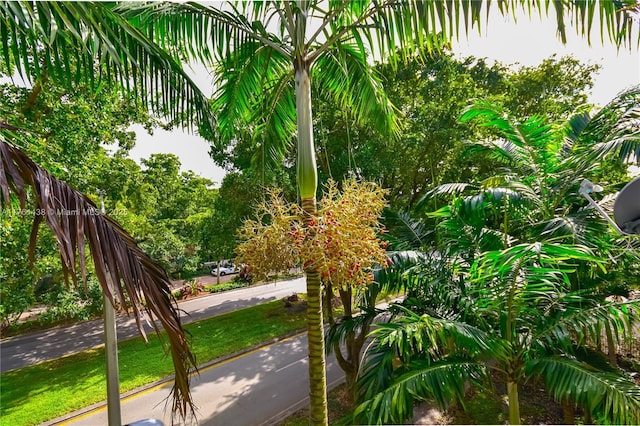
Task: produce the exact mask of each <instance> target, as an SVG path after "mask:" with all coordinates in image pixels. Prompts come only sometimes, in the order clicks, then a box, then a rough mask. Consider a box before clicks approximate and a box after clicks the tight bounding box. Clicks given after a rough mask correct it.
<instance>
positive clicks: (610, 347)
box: [604, 324, 618, 368]
mask: <svg viewBox="0 0 640 426" xmlns="http://www.w3.org/2000/svg"><path fill="white" fill-rule="evenodd" d="M604 328H605V331H606V332H607V352H608V356H609V363H610V364H611V366H612V367H613V368H617V367H618V358H617V355H616V342H615V341H614V340H613V332H612V331H611V327H610V326H609V325H608V324H607V325H605V327H604Z"/></svg>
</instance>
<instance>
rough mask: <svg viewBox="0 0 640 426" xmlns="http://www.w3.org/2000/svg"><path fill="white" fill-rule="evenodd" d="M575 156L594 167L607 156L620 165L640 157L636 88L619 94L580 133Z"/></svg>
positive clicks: (639, 110)
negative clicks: (616, 160)
mask: <svg viewBox="0 0 640 426" xmlns="http://www.w3.org/2000/svg"><path fill="white" fill-rule="evenodd" d="M576 155H578V156H579V157H580V159H581V160H582V161H583V162H584V163H586V164H587V165H589V164H594V163H597V162H599V161H602V160H603V159H605V158H608V157H614V158H617V159H618V160H619V161H623V162H634V161H635V162H637V161H638V159H639V158H640V85H638V86H633V87H631V88H629V89H627V90H625V91H623V92H622V93H619V94H618V95H617V96H616V97H615V98H614V99H613V100H612V101H611V102H609V103H608V104H607V105H605V106H604V107H603V108H602V109H601V110H600V111H598V112H597V113H596V114H595V115H594V116H593V117H592V118H591V120H590V121H589V123H588V124H587V125H586V127H585V128H584V129H583V130H582V132H581V133H580V142H579V148H578V150H577V152H576Z"/></svg>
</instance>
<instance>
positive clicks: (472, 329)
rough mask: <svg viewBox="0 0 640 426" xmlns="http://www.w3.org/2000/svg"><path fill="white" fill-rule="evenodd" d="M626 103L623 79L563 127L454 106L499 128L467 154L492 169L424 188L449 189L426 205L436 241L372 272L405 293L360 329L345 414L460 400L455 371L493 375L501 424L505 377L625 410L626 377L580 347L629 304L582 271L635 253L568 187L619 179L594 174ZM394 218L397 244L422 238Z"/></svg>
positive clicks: (401, 414) (608, 152)
mask: <svg viewBox="0 0 640 426" xmlns="http://www.w3.org/2000/svg"><path fill="white" fill-rule="evenodd" d="M638 105H639V103H638V88H632V89H630V90H629V91H627V92H624V93H622V94H620V95H619V96H618V97H617V98H616V99H614V101H612V102H611V103H610V104H609V105H607V106H606V107H604V108H603V109H601V110H600V111H599V112H597V113H596V114H595V115H593V116H590V115H589V114H587V113H582V114H579V115H578V116H575V117H572V118H571V119H570V120H569V121H568V122H567V123H566V124H565V125H546V124H545V123H544V121H543V120H542V119H540V118H537V117H531V118H528V119H525V120H523V121H522V122H518V121H517V120H513V119H511V118H509V116H508V115H507V114H506V113H504V112H503V111H501V110H499V108H497V107H495V106H492V105H488V104H486V103H478V104H476V105H475V106H473V107H472V108H470V109H469V110H468V111H467V112H466V113H465V114H464V115H463V117H462V119H463V120H471V119H476V120H480V121H481V122H482V123H484V124H485V125H486V126H487V127H488V128H489V129H491V130H493V131H495V132H496V134H497V135H498V136H499V137H500V138H499V139H497V140H495V139H488V140H486V141H484V142H482V143H481V144H480V146H481V147H482V150H481V151H480V152H482V153H484V154H489V155H490V158H492V159H493V160H494V161H496V164H499V165H500V166H501V167H500V168H498V169H497V171H498V173H497V174H496V175H495V176H493V177H491V178H488V179H485V180H483V181H482V182H479V183H478V184H476V185H471V184H465V183H457V184H448V185H442V186H440V187H438V188H436V190H434V191H433V192H432V194H431V196H433V195H442V194H456V196H455V197H454V198H453V200H452V201H451V202H450V204H449V205H447V206H446V207H443V208H441V209H440V210H438V211H437V212H435V213H433V214H432V216H433V217H435V218H437V220H438V226H437V228H436V240H435V241H436V246H435V248H436V249H437V250H432V251H430V252H428V253H425V254H423V255H421V256H418V257H416V258H415V259H414V260H413V261H410V260H411V259H406V258H405V259H404V261H405V262H408V264H407V265H406V266H407V268H408V269H407V270H406V272H405V273H404V274H398V272H397V268H390V270H389V272H392V274H391V275H390V276H389V277H386V278H383V279H381V282H382V283H385V282H386V283H387V284H388V285H391V286H395V287H396V288H398V287H403V288H406V289H407V293H408V294H407V299H406V300H405V302H404V303H403V304H402V306H398V307H395V308H392V309H391V312H392V313H394V317H393V319H392V320H391V321H390V322H389V323H385V324H380V325H379V326H378V328H377V329H376V330H375V331H374V332H373V336H374V338H375V345H374V346H373V349H372V350H371V351H370V353H369V354H368V361H367V365H366V367H365V369H364V373H363V375H362V378H361V380H360V389H361V392H362V393H361V397H362V398H363V400H364V401H365V402H363V404H362V405H361V406H360V407H358V409H357V410H356V413H355V414H356V416H363V417H361V420H362V419H366V420H367V421H369V422H400V421H403V420H404V419H406V418H409V417H411V416H412V410H413V402H414V401H415V400H420V399H423V398H426V397H433V398H435V400H436V401H437V402H438V403H439V404H440V405H443V406H444V405H446V404H447V403H448V402H452V401H460V402H461V403H464V384H465V381H468V382H469V383H472V384H474V385H476V386H479V387H481V388H483V389H486V388H487V386H489V379H490V377H491V375H492V374H496V373H495V372H497V374H498V375H499V376H500V377H502V378H503V380H505V382H506V385H507V395H508V400H509V409H510V412H509V421H510V423H519V422H520V411H519V398H518V388H519V387H520V386H521V385H522V384H524V383H526V382H528V381H530V380H532V379H534V378H538V379H540V380H543V381H544V383H545V387H546V389H547V390H548V391H549V393H550V394H551V395H553V397H554V398H556V399H557V400H558V401H561V402H564V403H565V404H568V405H569V406H573V405H574V404H578V405H580V406H582V407H583V408H584V409H585V411H586V412H588V413H590V414H592V415H594V416H595V417H596V418H598V419H600V420H601V421H605V422H616V423H628V422H632V423H636V422H637V421H638V416H640V410H639V408H640V405H639V403H640V399H639V396H640V391H639V388H638V387H637V385H635V384H634V383H633V382H631V381H630V380H629V379H628V378H625V377H624V376H621V375H620V373H619V371H617V370H615V369H614V368H611V367H606V366H605V367H602V366H601V365H596V364H594V363H593V361H594V357H593V356H592V355H591V354H590V351H591V350H592V346H590V345H593V344H595V343H596V342H600V341H601V340H602V339H603V337H602V336H603V332H605V331H606V333H605V334H606V335H607V336H606V337H607V339H608V340H609V342H608V344H609V345H615V344H617V343H618V342H619V341H620V340H622V339H624V338H625V337H626V336H628V335H630V333H631V332H632V329H631V324H632V323H633V321H636V320H637V319H638V318H637V316H638V309H639V306H638V302H637V301H634V302H624V303H611V302H604V301H603V299H602V291H603V290H602V287H603V286H602V285H599V286H596V287H594V286H593V284H592V283H593V282H594V281H596V282H597V281H598V279H596V280H594V279H593V278H592V279H587V278H588V277H589V276H591V277H593V276H595V277H598V278H599V279H600V280H602V279H606V278H605V275H604V274H603V273H602V271H600V272H599V271H598V270H597V269H593V266H594V263H595V264H597V263H600V262H601V261H599V260H597V259H608V258H614V259H618V260H620V259H624V257H625V256H631V257H635V258H636V259H637V252H635V251H633V250H630V248H633V245H626V246H624V247H623V250H620V246H619V245H618V241H617V237H615V236H614V235H612V234H611V233H608V232H607V229H606V222H604V221H603V220H602V218H599V217H597V216H594V215H593V213H592V212H591V210H590V209H585V208H584V204H585V203H584V201H583V200H582V199H581V198H579V196H578V195H577V193H578V188H579V185H580V182H581V180H582V179H583V178H585V177H590V178H591V177H593V176H594V175H596V174H597V176H598V177H599V178H600V179H601V181H602V180H603V179H605V178H608V179H612V180H613V181H612V182H611V183H612V184H614V183H616V182H615V179H620V175H619V174H615V173H611V172H609V173H608V174H603V171H604V170H614V168H613V166H609V167H606V165H607V164H610V165H613V164H615V163H616V162H619V161H620V160H623V161H628V160H629V159H630V158H634V155H635V154H636V152H637V147H638V143H637V142H638V138H637V134H638V128H637V118H638V112H639V111H638ZM605 147H606V148H605ZM594 152H597V153H598V155H594V154H593V153H594ZM636 161H637V160H636ZM598 166H603V167H598ZM422 204H423V205H426V204H427V203H426V200H425V201H423V203H422ZM396 219H397V220H396V221H395V222H394V224H395V226H394V227H390V231H391V233H397V234H398V235H401V234H402V233H404V234H406V235H409V236H410V239H409V240H410V241H412V243H411V244H410V245H409V246H411V245H413V246H414V247H415V246H416V243H418V244H417V245H420V244H421V243H423V242H428V241H433V239H432V238H431V237H430V236H429V235H426V234H427V233H426V232H424V229H423V228H421V226H420V225H415V224H412V222H411V220H408V219H406V218H405V219H404V220H403V218H402V217H399V216H398V217H397V218H396ZM424 248H425V246H423V247H422V249H423V250H424ZM596 253H597V257H595V256H594V254H596ZM405 257H406V256H405ZM607 263H608V267H611V268H618V267H619V266H618V265H617V264H616V263H612V262H610V261H609V262H607ZM628 279H633V278H632V276H628ZM491 371H493V372H494V373H491Z"/></svg>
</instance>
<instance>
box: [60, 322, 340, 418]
mask: <svg viewBox="0 0 640 426" xmlns="http://www.w3.org/2000/svg"><path fill="white" fill-rule="evenodd" d="M307 369H308V366H307V338H306V334H302V335H298V336H295V337H292V338H289V339H286V340H284V341H281V342H278V343H275V344H272V345H269V346H267V347H263V348H261V349H259V350H256V351H253V352H251V353H248V354H246V355H243V356H239V357H236V358H234V359H231V360H229V361H226V362H223V363H220V364H216V365H213V366H211V367H209V368H206V369H203V370H202V371H201V372H200V375H199V376H195V377H194V378H193V381H192V385H191V389H192V391H193V397H194V401H195V403H196V404H197V406H198V409H199V412H198V415H197V420H198V424H199V425H201V426H206V425H224V426H257V425H269V424H273V423H275V422H276V421H278V420H282V419H283V418H284V416H285V415H287V414H290V413H292V412H295V411H296V410H298V409H299V408H302V407H303V406H305V405H306V404H308V394H309V377H308V370H307ZM343 377H344V376H343V372H342V370H340V368H339V367H338V365H337V363H336V362H335V358H333V357H331V358H329V360H328V363H327V383H328V384H329V385H336V384H338V383H340V381H341V380H342V379H343ZM171 385H172V383H171V382H170V383H166V384H164V385H161V386H158V387H156V388H152V389H150V390H148V391H144V392H141V393H139V394H136V395H134V396H132V397H130V398H127V399H126V400H125V401H123V403H122V423H123V424H127V423H131V422H133V421H136V420H142V419H148V418H155V419H159V420H161V421H163V422H164V424H165V425H167V426H168V425H170V424H171V417H170V410H165V399H166V398H167V396H168V395H169V391H170V389H171ZM48 424H64V425H72V426H95V425H106V424H107V410H106V407H102V408H99V409H97V410H95V411H93V412H90V413H87V414H84V415H83V416H81V417H78V418H74V419H70V420H68V421H62V420H60V421H56V422H52V423H48ZM187 424H189V423H187ZM193 424H195V422H193Z"/></svg>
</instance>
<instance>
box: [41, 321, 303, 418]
mask: <svg viewBox="0 0 640 426" xmlns="http://www.w3.org/2000/svg"><path fill="white" fill-rule="evenodd" d="M306 332H307V330H306V328H301V329H297V330H294V331H290V332H288V333H286V334H284V335H282V336H278V337H274V338H273V339H269V340H267V341H265V342H262V343H258V344H257V345H253V346H251V347H249V348H246V349H242V350H240V351H236V352H233V353H230V354H228V355H225V356H221V357H219V358H216V359H213V360H211V361H208V362H205V363H203V364H200V365H199V366H198V371H204V370H206V369H209V368H213V367H216V366H217V365H219V364H224V363H226V362H229V361H231V360H233V359H235V358H240V357H242V356H245V355H247V354H249V353H251V352H255V351H258V350H260V349H263V348H265V347H268V346H271V345H274V344H276V343H279V342H282V341H284V340H287V339H290V338H293V337H297V336H300V335H303V334H305V333H306ZM191 374H192V375H194V374H198V373H197V372H194V373H191ZM174 378H175V376H174V375H171V376H168V377H165V378H164V379H160V380H156V381H155V382H152V383H148V384H146V385H144V386H140V387H139V388H135V389H132V390H130V391H127V392H124V393H121V394H120V401H124V400H126V399H129V398H133V397H134V396H136V395H138V394H140V393H144V392H147V391H149V390H151V389H153V388H156V387H162V386H164V385H166V384H168V383H171V382H172V381H173V379H174ZM106 408H107V401H106V400H104V401H101V402H96V403H95V404H91V405H89V406H87V407H85V408H82V409H80V410H77V411H74V412H71V413H68V414H65V415H64V416H60V417H57V418H55V419H52V420H48V421H46V422H44V423H41V424H40V425H41V426H53V425H63V424H66V423H68V422H70V421H73V420H74V419H77V418H80V417H84V416H86V415H87V414H90V413H93V412H95V411H101V410H105V409H106Z"/></svg>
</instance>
